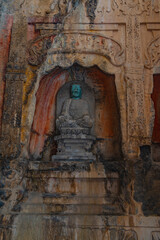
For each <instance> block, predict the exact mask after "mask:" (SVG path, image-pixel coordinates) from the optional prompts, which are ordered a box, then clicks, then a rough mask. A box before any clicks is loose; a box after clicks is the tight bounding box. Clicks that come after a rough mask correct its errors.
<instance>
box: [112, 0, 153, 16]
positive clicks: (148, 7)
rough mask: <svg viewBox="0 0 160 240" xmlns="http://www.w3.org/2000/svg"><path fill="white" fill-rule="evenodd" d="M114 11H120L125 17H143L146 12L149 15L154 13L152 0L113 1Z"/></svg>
mask: <svg viewBox="0 0 160 240" xmlns="http://www.w3.org/2000/svg"><path fill="white" fill-rule="evenodd" d="M112 9H113V11H119V13H122V14H123V15H132V16H135V15H141V14H142V13H143V12H146V14H147V15H149V14H150V12H151V11H152V2H151V0H148V1H144V0H127V1H126V0H121V1H120V0H113V1H112Z"/></svg>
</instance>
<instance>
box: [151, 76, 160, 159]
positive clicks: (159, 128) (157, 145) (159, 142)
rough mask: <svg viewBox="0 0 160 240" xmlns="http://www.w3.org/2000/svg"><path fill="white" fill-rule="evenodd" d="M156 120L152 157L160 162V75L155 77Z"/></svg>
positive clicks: (154, 100) (153, 96)
mask: <svg viewBox="0 0 160 240" xmlns="http://www.w3.org/2000/svg"><path fill="white" fill-rule="evenodd" d="M152 100H153V103H154V110H155V119H154V127H153V133H152V157H153V160H154V161H156V162H160V73H157V74H154V75H153V93H152Z"/></svg>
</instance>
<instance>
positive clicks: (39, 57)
mask: <svg viewBox="0 0 160 240" xmlns="http://www.w3.org/2000/svg"><path fill="white" fill-rule="evenodd" d="M53 38H54V36H53V35H44V36H41V37H38V38H36V39H35V40H33V41H30V42H29V44H28V51H27V59H28V63H29V64H30V65H33V66H38V65H40V64H41V63H42V62H43V61H44V59H45V57H46V55H47V51H48V49H49V48H50V47H51V45H52V41H53Z"/></svg>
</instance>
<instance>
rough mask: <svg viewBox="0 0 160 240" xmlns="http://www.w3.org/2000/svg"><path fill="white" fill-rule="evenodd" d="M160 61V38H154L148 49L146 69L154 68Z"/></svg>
mask: <svg viewBox="0 0 160 240" xmlns="http://www.w3.org/2000/svg"><path fill="white" fill-rule="evenodd" d="M159 60H160V36H157V37H156V38H154V39H153V40H152V41H151V42H150V43H149V44H148V47H147V53H146V63H145V67H146V68H149V69H151V68H153V67H154V66H155V65H156V64H157V63H158V61H159Z"/></svg>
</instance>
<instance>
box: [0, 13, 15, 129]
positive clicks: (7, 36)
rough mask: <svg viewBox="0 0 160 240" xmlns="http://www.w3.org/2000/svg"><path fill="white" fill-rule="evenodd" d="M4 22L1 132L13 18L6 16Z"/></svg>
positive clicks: (0, 74) (0, 67)
mask: <svg viewBox="0 0 160 240" xmlns="http://www.w3.org/2000/svg"><path fill="white" fill-rule="evenodd" d="M4 18H5V19H4V21H2V22H1V28H0V131H1V119H2V109H3V101H4V90H5V82H4V74H5V68H6V65H7V62H8V54H9V46H10V40H11V29H12V24H13V17H12V16H10V15H8V16H7V15H6V16H5V17H4Z"/></svg>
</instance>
